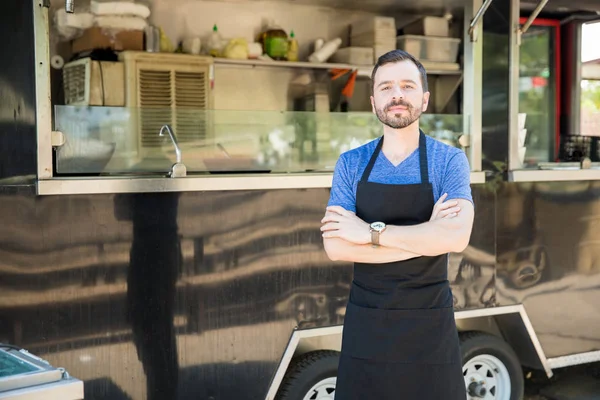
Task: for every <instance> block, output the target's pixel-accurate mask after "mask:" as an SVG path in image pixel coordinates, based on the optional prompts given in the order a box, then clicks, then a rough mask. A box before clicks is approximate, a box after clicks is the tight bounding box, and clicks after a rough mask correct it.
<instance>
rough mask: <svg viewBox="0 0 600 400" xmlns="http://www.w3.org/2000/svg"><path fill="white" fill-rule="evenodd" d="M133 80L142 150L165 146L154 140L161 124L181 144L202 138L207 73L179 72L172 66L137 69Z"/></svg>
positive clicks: (205, 128)
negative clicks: (169, 128) (167, 128)
mask: <svg viewBox="0 0 600 400" xmlns="http://www.w3.org/2000/svg"><path fill="white" fill-rule="evenodd" d="M163 66H164V67H163ZM137 76H138V89H139V91H138V96H139V102H138V104H139V113H140V122H141V144H142V146H143V147H156V146H161V145H162V144H165V139H164V138H162V137H160V136H158V132H159V130H160V128H161V126H163V125H165V124H170V125H171V126H172V127H173V129H174V130H175V133H176V134H177V137H178V139H179V141H181V142H186V141H188V142H189V141H194V140H202V139H205V138H206V132H207V127H206V119H207V117H206V115H205V114H204V112H203V111H204V110H206V109H208V97H207V91H208V86H207V85H208V82H207V80H208V71H206V72H205V71H194V72H187V71H179V70H178V68H177V66H176V65H174V66H171V65H160V64H158V65H153V66H152V67H150V66H149V67H148V68H144V67H142V66H140V68H139V69H138V75H137Z"/></svg>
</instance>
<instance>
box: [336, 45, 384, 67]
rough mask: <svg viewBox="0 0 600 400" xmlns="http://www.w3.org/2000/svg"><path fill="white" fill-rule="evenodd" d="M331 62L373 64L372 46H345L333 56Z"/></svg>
mask: <svg viewBox="0 0 600 400" xmlns="http://www.w3.org/2000/svg"><path fill="white" fill-rule="evenodd" d="M330 60H331V62H334V63H341V64H352V65H373V48H372V47H344V48H343V49H339V50H338V51H336V52H335V54H333V55H332V56H331V59H330Z"/></svg>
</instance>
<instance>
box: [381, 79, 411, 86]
mask: <svg viewBox="0 0 600 400" xmlns="http://www.w3.org/2000/svg"><path fill="white" fill-rule="evenodd" d="M402 82H404V83H412V84H413V85H416V84H417V82H415V81H413V80H412V79H402ZM390 83H394V82H393V81H383V82H381V83H379V85H377V87H380V86H383V85H389V84H390Z"/></svg>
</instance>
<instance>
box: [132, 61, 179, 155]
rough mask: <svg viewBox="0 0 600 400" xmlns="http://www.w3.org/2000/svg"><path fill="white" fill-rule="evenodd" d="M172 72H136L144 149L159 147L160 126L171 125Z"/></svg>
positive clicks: (160, 140) (149, 70)
mask: <svg viewBox="0 0 600 400" xmlns="http://www.w3.org/2000/svg"><path fill="white" fill-rule="evenodd" d="M172 75H173V74H172V72H171V71H164V70H163V71H160V70H152V69H140V70H139V71H138V88H139V91H138V96H139V103H138V104H139V108H138V109H137V111H138V112H139V113H140V116H139V117H140V127H141V129H140V133H141V142H142V146H144V147H155V146H160V145H161V143H163V138H161V137H160V136H158V132H159V131H160V128H161V126H163V125H165V124H170V123H172V115H171V111H172V106H173V87H172V86H173V85H172Z"/></svg>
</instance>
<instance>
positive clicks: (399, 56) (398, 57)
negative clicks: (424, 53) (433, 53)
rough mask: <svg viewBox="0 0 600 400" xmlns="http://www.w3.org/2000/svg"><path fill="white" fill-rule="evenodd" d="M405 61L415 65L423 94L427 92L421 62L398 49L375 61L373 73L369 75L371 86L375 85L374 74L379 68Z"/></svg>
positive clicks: (425, 72)
mask: <svg viewBox="0 0 600 400" xmlns="http://www.w3.org/2000/svg"><path fill="white" fill-rule="evenodd" d="M406 60H409V61H412V63H413V64H415V66H416V67H417V68H418V70H419V73H420V74H421V85H422V86H423V92H428V91H429V85H428V84H427V71H425V67H424V66H423V64H421V62H420V61H419V60H417V59H416V58H415V57H414V56H412V55H411V54H409V53H407V52H406V51H404V50H399V49H398V50H392V51H389V52H387V53H385V54H384V55H382V56H381V57H379V59H378V60H377V64H375V68H373V73H372V74H371V82H372V84H373V85H375V74H376V73H377V70H378V69H379V67H381V66H382V65H385V64H391V63H397V62H400V61H406Z"/></svg>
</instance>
